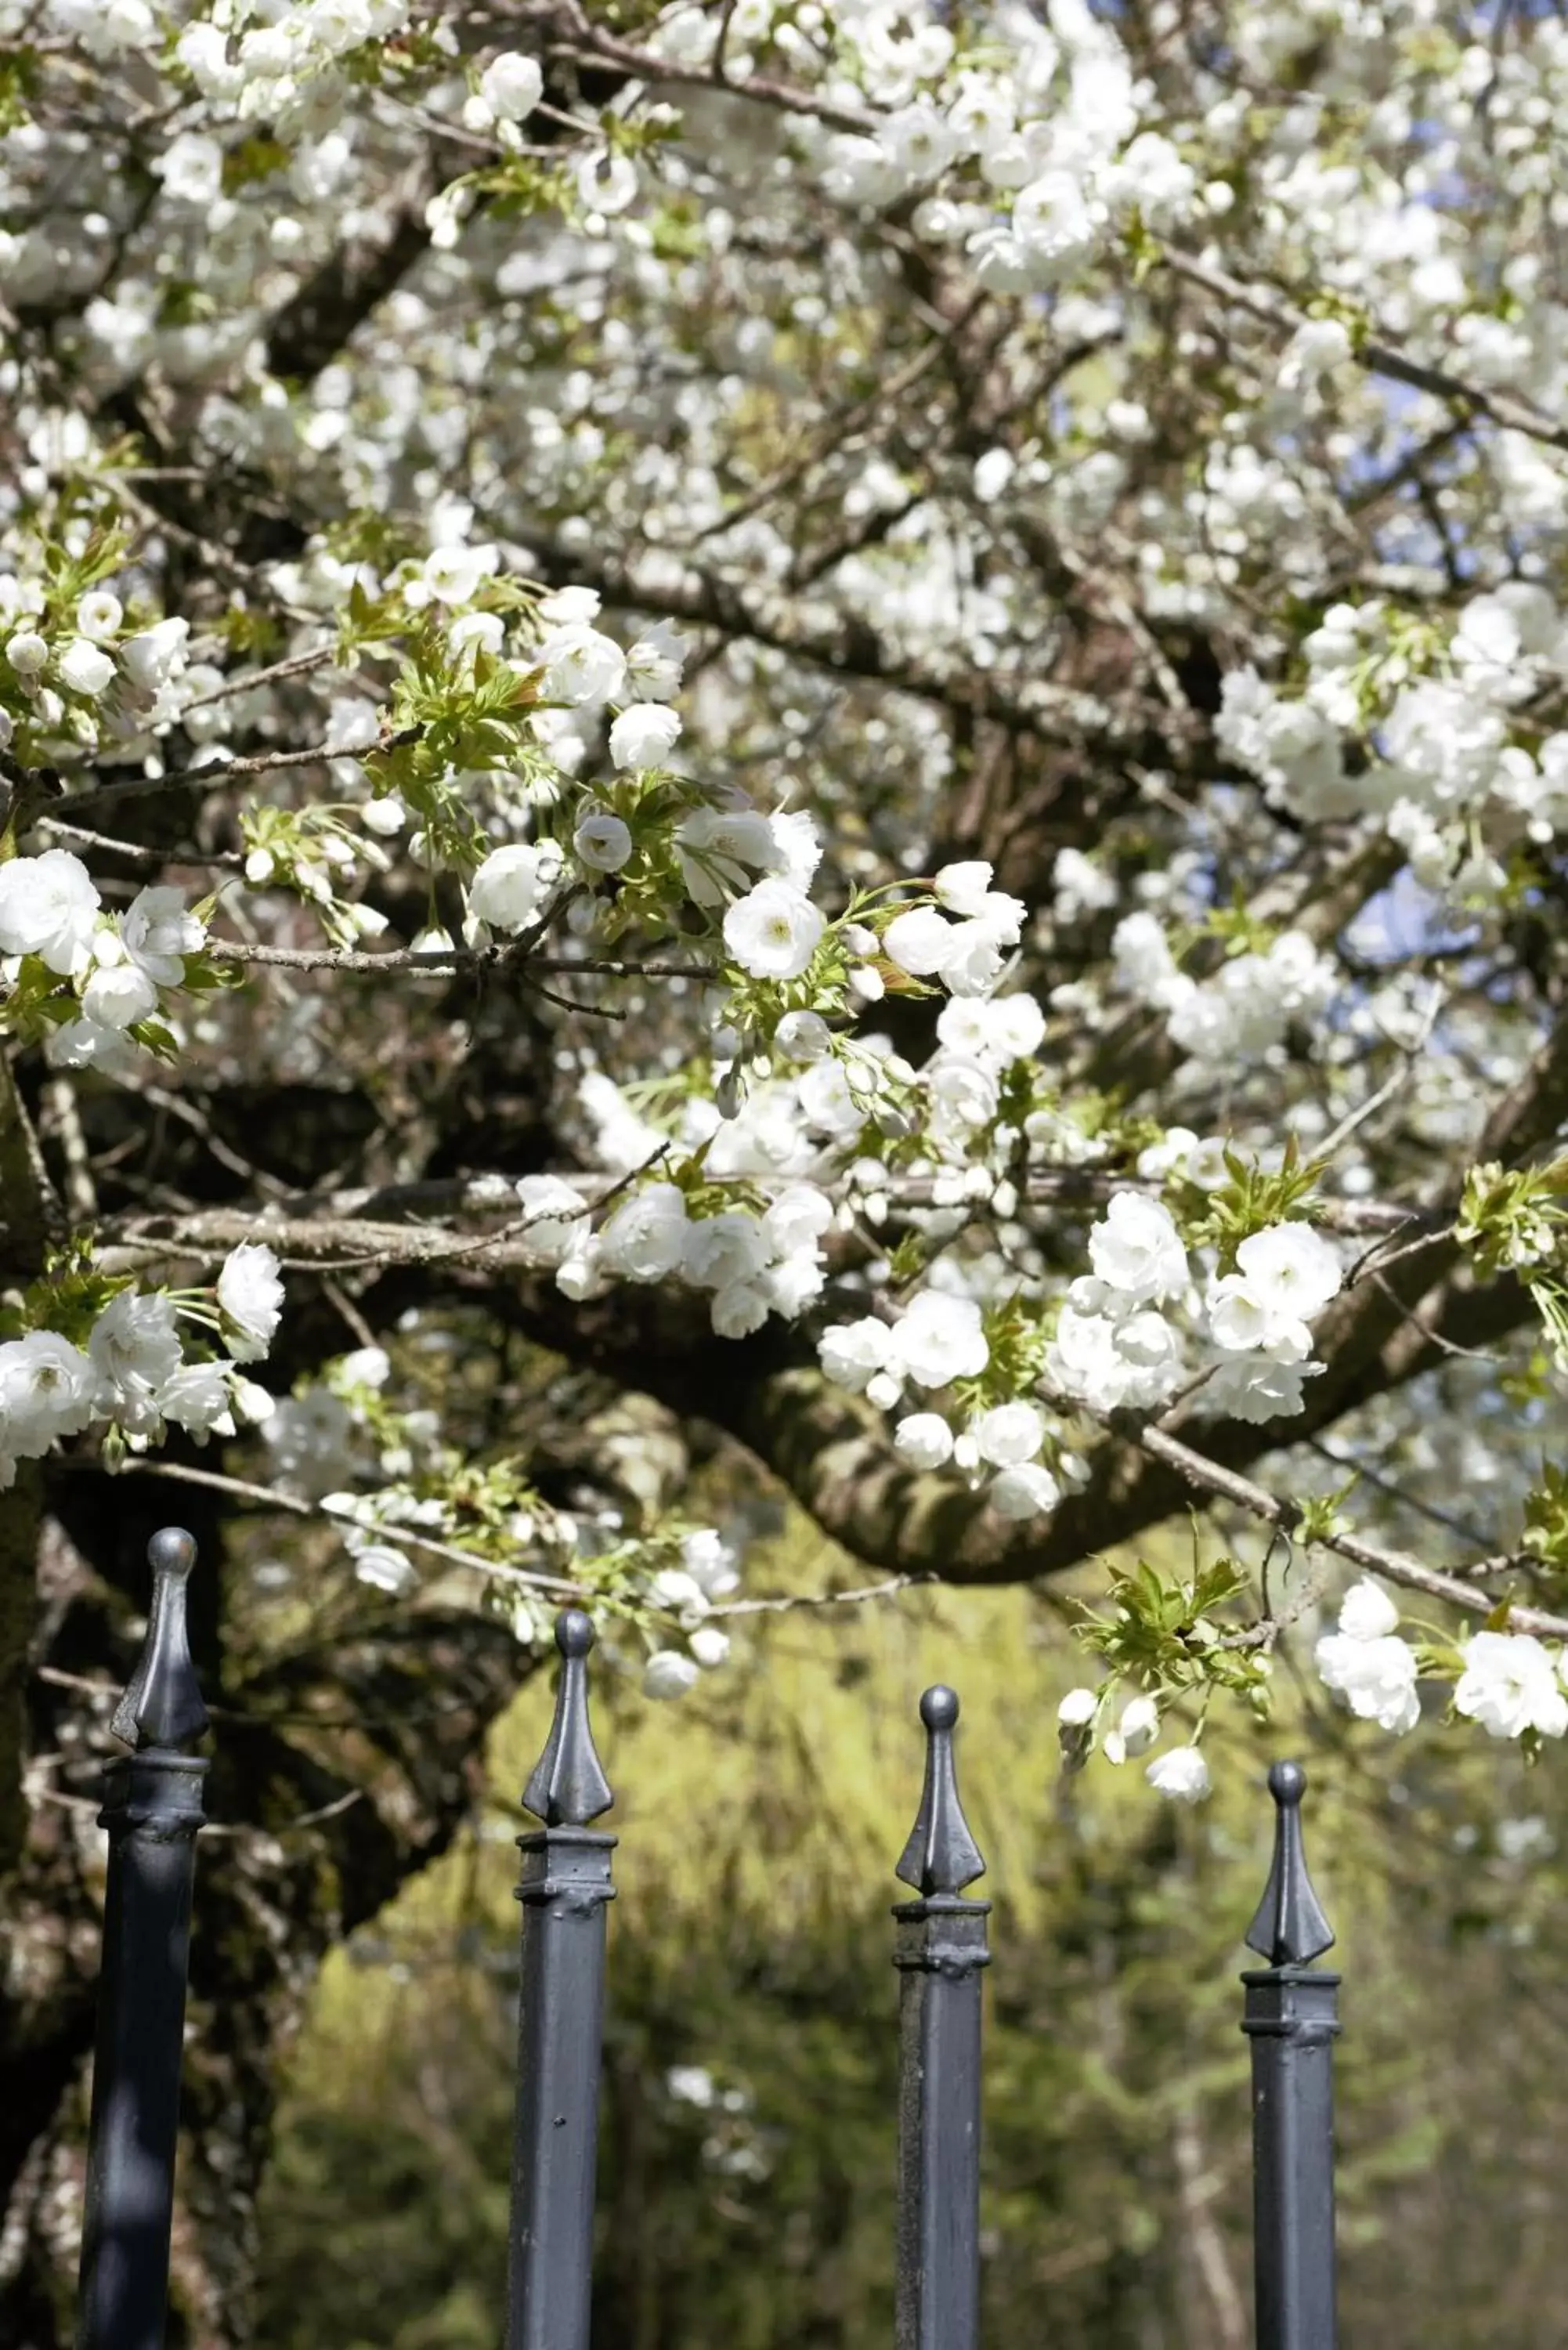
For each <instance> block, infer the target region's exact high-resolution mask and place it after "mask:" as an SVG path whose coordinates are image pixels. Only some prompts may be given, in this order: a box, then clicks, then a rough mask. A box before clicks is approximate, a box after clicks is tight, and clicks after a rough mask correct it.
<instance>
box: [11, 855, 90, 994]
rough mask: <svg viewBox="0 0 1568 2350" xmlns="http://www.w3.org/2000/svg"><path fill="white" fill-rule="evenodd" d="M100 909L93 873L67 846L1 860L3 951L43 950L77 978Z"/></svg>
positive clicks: (52, 965)
mask: <svg viewBox="0 0 1568 2350" xmlns="http://www.w3.org/2000/svg"><path fill="white" fill-rule="evenodd" d="M98 910H99V894H98V891H97V889H95V888H94V886H93V882H92V877H91V876H90V874H89V873H88V869H87V867H86V866H85V865H84V864H83V863H82V861H81V859H80V858H79V857H73V856H72V855H71V853H70V851H69V849H67V848H46V849H45V850H44V852H43V854H42V856H41V857H14V858H11V860H10V862H9V863H8V864H5V865H0V953H3V954H16V955H21V954H36V955H41V956H42V958H43V960H44V962H46V963H47V966H48V968H49V970H50V971H53V972H58V973H59V974H60V976H61V977H62V978H64V979H69V978H72V977H74V976H75V975H76V973H78V972H80V971H83V970H84V969H85V968H86V966H87V962H88V953H89V951H90V949H91V945H92V937H93V932H94V931H95V930H96V929H97V927H98Z"/></svg>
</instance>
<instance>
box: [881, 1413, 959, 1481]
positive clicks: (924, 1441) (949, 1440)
mask: <svg viewBox="0 0 1568 2350" xmlns="http://www.w3.org/2000/svg"><path fill="white" fill-rule="evenodd" d="M893 1444H894V1449H895V1450H896V1451H898V1453H900V1454H901V1455H902V1457H903V1458H904V1460H906V1461H908V1462H909V1466H910V1467H911V1469H940V1468H942V1467H944V1466H945V1465H946V1463H947V1462H948V1461H950V1460H951V1459H952V1452H953V1432H952V1430H951V1429H950V1427H949V1425H948V1423H947V1421H946V1420H945V1419H943V1418H942V1416H941V1413H940V1411H912V1412H910V1413H909V1415H908V1416H907V1417H906V1418H905V1419H901V1420H900V1421H899V1422H898V1427H897V1428H896V1429H895V1430H894V1431H893Z"/></svg>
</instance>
